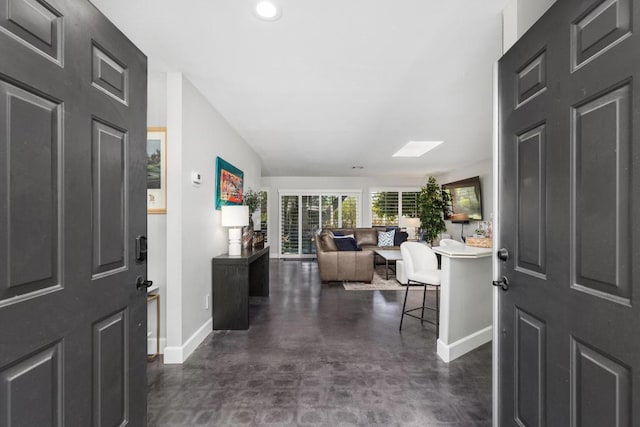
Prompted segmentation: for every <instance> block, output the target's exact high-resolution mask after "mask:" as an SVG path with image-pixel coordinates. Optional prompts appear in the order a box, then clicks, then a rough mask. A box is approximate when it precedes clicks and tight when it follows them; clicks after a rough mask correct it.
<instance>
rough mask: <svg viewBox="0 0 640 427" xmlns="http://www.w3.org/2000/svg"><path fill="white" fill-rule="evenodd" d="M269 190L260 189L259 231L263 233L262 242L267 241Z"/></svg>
mask: <svg viewBox="0 0 640 427" xmlns="http://www.w3.org/2000/svg"><path fill="white" fill-rule="evenodd" d="M268 209H269V192H267V191H265V190H262V191H260V231H262V234H263V235H264V242H265V243H267V242H268V241H269V239H268V237H269V210H268Z"/></svg>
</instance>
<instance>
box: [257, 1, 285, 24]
mask: <svg viewBox="0 0 640 427" xmlns="http://www.w3.org/2000/svg"><path fill="white" fill-rule="evenodd" d="M256 14H257V15H258V18H260V19H263V20H265V21H275V20H276V19H278V18H280V16H281V15H282V9H280V8H279V7H278V6H276V4H275V3H273V2H271V1H259V2H258V3H256Z"/></svg>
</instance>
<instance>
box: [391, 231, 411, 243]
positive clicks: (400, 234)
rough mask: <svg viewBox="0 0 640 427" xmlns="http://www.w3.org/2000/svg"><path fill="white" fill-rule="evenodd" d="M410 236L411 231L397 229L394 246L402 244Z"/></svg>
mask: <svg viewBox="0 0 640 427" xmlns="http://www.w3.org/2000/svg"><path fill="white" fill-rule="evenodd" d="M408 238H409V233H407V232H405V231H396V234H395V235H394V236H393V246H400V245H401V244H403V243H404V242H406V241H407V239H408Z"/></svg>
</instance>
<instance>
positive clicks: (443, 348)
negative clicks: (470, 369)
mask: <svg viewBox="0 0 640 427" xmlns="http://www.w3.org/2000/svg"><path fill="white" fill-rule="evenodd" d="M492 338H493V327H492V326H487V327H486V328H484V329H480V330H479V331H478V332H475V333H473V334H471V335H468V336H466V337H464V338H462V339H459V340H458V341H456V342H454V343H451V344H449V345H447V344H445V343H443V342H442V341H441V340H440V339H438V356H440V359H442V360H443V361H445V362H447V363H449V362H451V361H452V360H455V359H457V358H458V357H460V356H462V355H464V354H467V353H468V352H470V351H471V350H473V349H475V348H478V347H480V346H481V345H483V344H486V343H488V342H490V341H491V340H492Z"/></svg>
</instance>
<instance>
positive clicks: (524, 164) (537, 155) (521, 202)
mask: <svg viewBox="0 0 640 427" xmlns="http://www.w3.org/2000/svg"><path fill="white" fill-rule="evenodd" d="M545 129H546V124H544V123H543V124H541V125H539V126H536V127H535V128H533V129H531V130H530V131H527V132H525V133H524V134H522V135H519V136H518V141H517V143H516V147H515V151H516V162H517V163H516V168H517V175H518V177H517V179H518V181H517V187H516V194H517V195H516V197H517V199H518V206H517V209H518V211H517V213H516V215H517V217H518V229H517V232H516V236H515V237H516V242H517V243H516V270H518V271H521V272H523V273H528V274H532V275H534V276H538V277H541V278H545V258H546V231H545V230H546V223H547V211H546V207H547V194H546V183H545V180H546V162H545V161H544V159H545V144H546V132H545Z"/></svg>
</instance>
